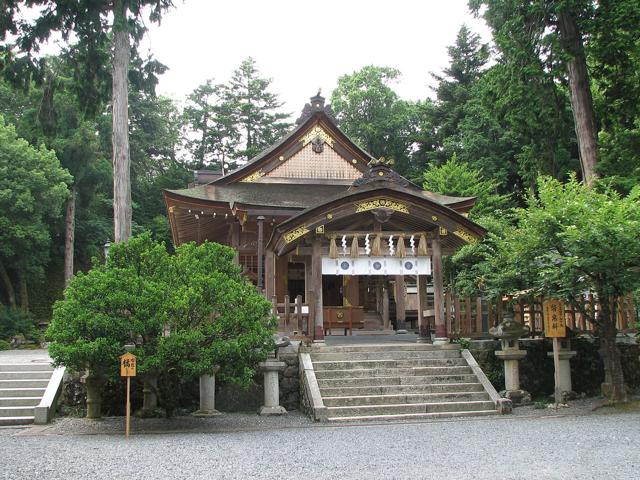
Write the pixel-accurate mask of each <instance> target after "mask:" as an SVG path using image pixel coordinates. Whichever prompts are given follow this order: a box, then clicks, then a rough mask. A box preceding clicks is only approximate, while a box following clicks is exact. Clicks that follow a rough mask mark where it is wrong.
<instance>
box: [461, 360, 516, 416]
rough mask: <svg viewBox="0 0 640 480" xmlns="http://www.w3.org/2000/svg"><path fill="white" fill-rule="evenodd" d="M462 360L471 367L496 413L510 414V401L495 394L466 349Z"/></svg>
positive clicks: (493, 388)
mask: <svg viewBox="0 0 640 480" xmlns="http://www.w3.org/2000/svg"><path fill="white" fill-rule="evenodd" d="M462 358H464V359H465V360H466V361H467V364H468V365H469V366H470V367H471V370H472V371H473V373H474V375H475V376H476V377H477V378H478V380H479V381H480V383H481V384H482V386H483V387H484V389H485V391H486V392H487V393H488V394H489V398H490V399H491V401H492V402H493V404H494V405H495V406H496V410H498V412H500V413H502V414H505V413H511V411H512V403H511V400H509V399H507V398H502V397H501V396H500V394H499V393H498V392H497V390H496V389H495V387H494V386H493V384H492V383H491V382H490V381H489V379H488V378H487V376H486V375H485V374H484V372H483V371H482V369H481V368H480V366H479V365H478V362H476V359H475V358H473V355H472V354H471V352H470V351H469V350H467V349H464V350H462Z"/></svg>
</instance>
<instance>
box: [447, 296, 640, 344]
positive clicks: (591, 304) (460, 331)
mask: <svg viewBox="0 0 640 480" xmlns="http://www.w3.org/2000/svg"><path fill="white" fill-rule="evenodd" d="M612 301H613V299H612ZM580 302H581V303H582V305H583V306H584V309H585V311H586V312H588V313H589V314H590V313H591V312H593V311H594V310H595V311H596V312H597V311H598V310H600V308H601V307H600V305H599V304H598V302H596V301H595V299H594V297H593V295H588V296H582V297H581V298H580ZM507 303H509V304H511V305H513V312H514V320H516V321H517V322H520V323H522V324H524V325H527V326H528V327H529V329H530V331H531V336H532V337H536V336H540V335H541V334H542V332H543V331H544V314H543V311H542V303H543V298H542V297H535V298H533V299H529V300H526V299H520V300H518V299H515V300H514V297H513V296H505V297H503V298H502V299H500V300H495V301H488V300H487V299H484V298H480V297H475V298H473V297H467V298H459V297H457V296H456V295H454V294H453V293H452V292H447V293H446V295H445V318H446V321H447V331H448V332H449V334H450V335H451V336H452V337H472V338H481V337H488V332H489V328H491V327H493V326H495V325H497V324H498V323H500V322H501V321H502V314H503V311H504V310H505V309H506V308H507V305H506V304H507ZM615 308H616V321H617V325H616V326H617V329H618V331H620V332H628V331H633V330H634V329H635V325H636V323H637V321H638V317H637V310H636V306H635V304H634V301H633V299H632V298H631V297H630V296H626V297H620V298H618V299H616V301H615ZM565 322H566V325H567V327H569V328H570V329H571V330H573V331H574V332H575V333H592V332H593V324H592V323H591V322H589V321H588V320H587V319H586V318H585V316H584V315H583V314H582V313H581V312H580V310H579V309H575V308H574V307H573V306H571V305H569V304H566V306H565Z"/></svg>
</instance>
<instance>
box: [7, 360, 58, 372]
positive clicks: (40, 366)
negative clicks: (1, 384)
mask: <svg viewBox="0 0 640 480" xmlns="http://www.w3.org/2000/svg"><path fill="white" fill-rule="evenodd" d="M0 372H53V367H52V366H51V364H49V363H44V362H42V363H37V362H33V363H6V364H2V365H0Z"/></svg>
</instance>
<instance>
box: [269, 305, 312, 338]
mask: <svg viewBox="0 0 640 480" xmlns="http://www.w3.org/2000/svg"><path fill="white" fill-rule="evenodd" d="M271 311H272V313H273V314H274V315H275V316H276V317H278V319H279V321H280V322H279V325H278V332H281V333H286V334H287V335H289V336H293V337H296V336H305V337H308V336H312V335H313V314H312V305H311V304H310V303H304V302H303V301H302V295H298V296H297V297H296V298H295V300H294V301H293V302H291V301H290V300H289V295H285V296H284V302H282V303H278V300H277V298H276V297H273V298H272V299H271Z"/></svg>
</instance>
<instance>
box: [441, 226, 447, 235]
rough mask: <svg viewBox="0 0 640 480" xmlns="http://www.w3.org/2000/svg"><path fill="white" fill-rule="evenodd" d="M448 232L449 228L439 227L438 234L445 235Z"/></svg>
mask: <svg viewBox="0 0 640 480" xmlns="http://www.w3.org/2000/svg"><path fill="white" fill-rule="evenodd" d="M448 234H449V230H447V229H446V228H444V227H440V235H442V236H445V235H448Z"/></svg>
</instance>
